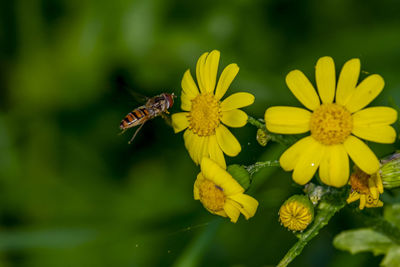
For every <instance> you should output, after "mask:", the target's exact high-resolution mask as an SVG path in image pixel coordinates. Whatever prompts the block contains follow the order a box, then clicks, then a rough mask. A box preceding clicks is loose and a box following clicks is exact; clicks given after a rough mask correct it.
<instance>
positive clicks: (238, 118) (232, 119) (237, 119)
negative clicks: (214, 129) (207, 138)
mask: <svg viewBox="0 0 400 267" xmlns="http://www.w3.org/2000/svg"><path fill="white" fill-rule="evenodd" d="M221 121H222V122H223V123H224V124H225V125H228V126H229V127H243V126H245V125H246V123H247V114H246V113H245V112H244V111H241V110H239V109H232V110H229V111H223V112H222V117H221Z"/></svg>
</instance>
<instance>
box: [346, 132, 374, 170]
mask: <svg viewBox="0 0 400 267" xmlns="http://www.w3.org/2000/svg"><path fill="white" fill-rule="evenodd" d="M343 144H344V148H345V149H346V151H347V153H348V154H349V156H350V158H351V159H352V160H353V161H354V163H355V164H356V165H357V166H358V167H359V168H360V169H361V170H362V171H364V172H366V173H367V174H373V173H375V172H377V171H378V169H379V161H378V159H377V157H376V156H375V154H374V152H372V150H371V149H370V148H369V147H368V146H367V145H366V144H364V142H363V141H361V140H360V139H358V138H357V137H354V136H352V135H350V136H349V137H348V138H347V139H346V141H344V143H343Z"/></svg>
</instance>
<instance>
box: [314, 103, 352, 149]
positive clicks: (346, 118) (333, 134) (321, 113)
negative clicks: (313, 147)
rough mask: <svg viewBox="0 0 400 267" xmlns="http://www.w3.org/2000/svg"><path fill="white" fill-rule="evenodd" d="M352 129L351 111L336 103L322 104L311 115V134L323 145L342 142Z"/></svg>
mask: <svg viewBox="0 0 400 267" xmlns="http://www.w3.org/2000/svg"><path fill="white" fill-rule="evenodd" d="M352 129H353V118H352V116H351V113H350V112H349V111H348V110H347V109H346V108H345V107H343V106H340V105H338V104H322V105H321V106H320V107H319V108H318V109H316V110H315V111H314V112H313V114H312V115H311V120H310V130H311V136H312V137H314V139H316V140H317V141H319V142H320V143H322V144H324V145H335V144H341V143H343V142H344V141H345V140H346V138H347V137H348V136H349V135H350V133H351V130H352Z"/></svg>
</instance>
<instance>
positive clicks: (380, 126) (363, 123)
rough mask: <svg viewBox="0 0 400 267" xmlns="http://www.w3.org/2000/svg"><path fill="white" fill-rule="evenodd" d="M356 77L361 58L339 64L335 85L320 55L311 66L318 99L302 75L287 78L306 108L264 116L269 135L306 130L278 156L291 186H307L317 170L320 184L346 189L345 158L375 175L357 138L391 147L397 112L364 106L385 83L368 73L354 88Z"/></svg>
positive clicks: (329, 63)
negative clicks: (291, 182)
mask: <svg viewBox="0 0 400 267" xmlns="http://www.w3.org/2000/svg"><path fill="white" fill-rule="evenodd" d="M359 74H360V60H359V59H351V60H349V61H347V62H346V63H345V64H344V66H343V68H342V71H341V73H340V75H339V80H338V82H337V84H336V74H335V64H334V62H333V59H332V58H331V57H322V58H320V59H319V60H318V62H317V65H316V68H315V80H316V83H317V88H318V94H319V97H318V94H317V93H316V91H315V89H314V87H313V86H312V84H311V83H310V81H309V80H308V79H307V77H306V76H305V75H304V74H303V73H302V72H301V71H299V70H294V71H291V72H290V73H289V74H288V75H287V76H286V84H287V85H288V87H289V89H290V90H291V91H292V93H293V94H294V95H295V97H296V98H297V99H298V100H299V101H300V102H301V103H302V104H303V105H304V106H305V107H306V108H307V109H308V110H307V109H303V108H297V107H271V108H269V109H267V111H266V112H265V122H266V127H267V129H268V130H269V131H271V132H274V133H282V134H300V133H306V132H308V131H310V132H311V135H310V136H307V137H305V138H303V139H301V140H299V141H298V142H297V143H295V144H294V145H293V146H291V147H290V148H289V149H288V150H286V151H285V152H284V153H283V154H282V156H281V157H280V164H281V166H282V168H283V169H284V170H286V171H291V170H294V171H293V175H292V177H293V180H294V181H295V182H296V183H298V184H301V185H303V184H306V183H307V182H308V181H310V180H311V178H312V177H313V176H314V174H315V172H316V170H317V169H318V167H319V176H320V178H321V180H322V182H324V183H325V184H327V185H331V186H335V187H341V186H343V185H345V184H346V183H347V181H348V178H349V157H348V156H350V158H351V159H352V160H353V161H354V163H355V164H356V165H357V166H359V168H360V169H361V170H363V171H364V172H366V173H367V174H373V173H376V172H377V171H378V169H379V161H378V159H377V157H376V156H375V154H374V152H372V151H371V149H370V148H369V147H368V146H367V145H366V144H365V143H364V142H363V141H361V140H360V139H359V138H362V139H365V140H368V141H373V142H377V143H385V144H389V143H393V142H394V141H395V138H396V132H395V130H394V129H393V127H391V126H390V124H392V123H393V122H395V121H396V119H397V112H396V111H395V110H394V109H392V108H389V107H371V108H365V107H366V106H367V105H368V104H369V103H370V102H371V101H372V100H373V99H374V98H375V97H376V96H378V95H379V93H380V92H381V91H382V89H383V86H384V81H383V79H382V77H381V76H379V75H377V74H373V75H370V76H368V77H367V78H365V79H364V80H363V81H362V82H361V83H359V84H358V85H357V81H358V78H359ZM320 99H321V101H322V103H321V101H320ZM364 108H365V109H364ZM309 110H310V111H309ZM358 137H359V138H358Z"/></svg>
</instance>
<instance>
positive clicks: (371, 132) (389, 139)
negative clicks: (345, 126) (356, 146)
mask: <svg viewBox="0 0 400 267" xmlns="http://www.w3.org/2000/svg"><path fill="white" fill-rule="evenodd" d="M351 132H352V133H353V134H354V135H356V136H358V137H360V138H362V139H365V140H368V141H372V142H375V143H382V144H392V143H394V141H396V131H395V130H394V129H393V127H392V126H389V125H381V126H379V125H378V126H353V130H352V131H351Z"/></svg>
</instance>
